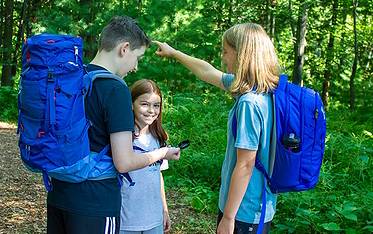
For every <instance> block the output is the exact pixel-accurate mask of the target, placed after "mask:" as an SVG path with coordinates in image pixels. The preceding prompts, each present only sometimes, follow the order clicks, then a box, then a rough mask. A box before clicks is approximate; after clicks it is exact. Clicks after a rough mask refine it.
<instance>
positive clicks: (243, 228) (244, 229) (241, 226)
mask: <svg viewBox="0 0 373 234" xmlns="http://www.w3.org/2000/svg"><path fill="white" fill-rule="evenodd" d="M222 218H223V213H222V212H221V211H220V209H219V214H218V220H217V221H218V222H217V225H216V229H217V227H218V226H219V223H220V220H221V219H222ZM258 226H259V225H258V224H252V223H245V222H241V221H238V220H235V221H234V231H233V233H234V234H247V233H256V232H257V230H258ZM270 228H271V222H267V223H264V226H263V233H269V229H270Z"/></svg>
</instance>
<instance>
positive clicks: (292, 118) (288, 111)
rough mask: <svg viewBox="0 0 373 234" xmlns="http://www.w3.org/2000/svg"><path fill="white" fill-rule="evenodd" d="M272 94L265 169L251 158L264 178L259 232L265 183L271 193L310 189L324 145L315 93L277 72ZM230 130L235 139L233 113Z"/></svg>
mask: <svg viewBox="0 0 373 234" xmlns="http://www.w3.org/2000/svg"><path fill="white" fill-rule="evenodd" d="M272 97H273V107H274V114H273V116H274V124H273V129H272V137H271V150H270V165H269V171H268V172H267V171H266V169H265V167H264V166H263V164H262V163H261V162H260V160H259V159H258V158H256V159H255V167H256V168H257V169H258V170H259V171H260V172H262V174H263V176H264V178H265V181H266V183H264V187H263V192H262V204H263V205H262V211H261V217H260V223H259V227H258V233H262V230H263V223H264V218H265V211H266V188H265V186H266V184H268V186H269V188H270V190H271V191H272V193H284V192H296V191H304V190H308V189H312V188H314V187H315V186H316V184H317V182H318V179H319V174H320V168H321V164H322V159H323V156H324V148H325V135H326V118H325V112H324V108H323V103H322V101H321V98H320V95H319V94H318V93H317V92H315V91H314V90H312V89H309V88H306V87H300V86H299V85H295V84H292V83H289V82H288V80H287V76H286V75H280V79H279V83H278V86H277V88H276V90H275V91H274V92H273V96H272ZM232 132H233V136H234V138H236V135H237V118H236V113H235V114H234V117H233V123H232Z"/></svg>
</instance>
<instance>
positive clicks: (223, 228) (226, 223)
mask: <svg viewBox="0 0 373 234" xmlns="http://www.w3.org/2000/svg"><path fill="white" fill-rule="evenodd" d="M255 157H256V150H246V149H237V162H236V166H235V167H234V169H233V173H232V177H231V183H230V186H229V192H228V199H227V202H226V204H225V207H224V212H223V214H224V215H223V218H222V220H221V221H220V223H219V226H218V232H217V233H218V234H219V233H233V229H234V220H235V217H236V214H237V211H238V208H239V207H240V204H241V202H242V199H243V197H244V195H245V192H246V189H247V186H248V185H249V181H250V179H251V175H252V172H253V168H254V165H255Z"/></svg>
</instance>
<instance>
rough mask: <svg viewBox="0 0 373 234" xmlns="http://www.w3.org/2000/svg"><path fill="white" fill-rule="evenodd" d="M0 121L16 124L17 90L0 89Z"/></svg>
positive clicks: (9, 88)
mask: <svg viewBox="0 0 373 234" xmlns="http://www.w3.org/2000/svg"><path fill="white" fill-rule="evenodd" d="M0 106H1V111H0V121H8V122H16V121H17V118H18V108H17V90H15V89H13V88H11V87H7V86H5V87H0Z"/></svg>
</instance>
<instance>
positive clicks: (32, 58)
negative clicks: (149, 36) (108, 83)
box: [17, 34, 133, 191]
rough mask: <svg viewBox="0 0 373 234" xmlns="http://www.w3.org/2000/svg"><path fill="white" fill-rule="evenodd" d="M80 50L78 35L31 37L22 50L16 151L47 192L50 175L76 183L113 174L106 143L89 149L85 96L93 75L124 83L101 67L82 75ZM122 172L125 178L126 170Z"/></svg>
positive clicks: (114, 173) (93, 77)
mask: <svg viewBox="0 0 373 234" xmlns="http://www.w3.org/2000/svg"><path fill="white" fill-rule="evenodd" d="M82 48H83V42H82V39H81V38H80V37H75V36H70V35H53V34H40V35H36V36H32V37H30V38H29V39H27V40H26V41H25V43H24V45H23V48H22V73H21V79H20V84H19V95H18V109H19V117H18V130H17V132H18V133H19V149H20V154H21V158H22V161H23V163H24V164H25V165H26V167H27V168H29V169H30V170H32V171H34V172H42V174H43V181H44V184H45V186H46V188H47V190H48V191H50V190H51V189H52V188H51V183H50V179H49V177H53V178H55V179H58V180H62V181H66V182H71V183H79V182H82V181H85V180H98V179H106V178H115V177H117V176H118V172H117V170H116V169H115V167H114V164H113V160H112V158H111V157H109V156H107V155H106V153H107V152H108V151H109V148H110V146H109V145H107V146H105V147H104V148H103V149H102V150H101V151H100V152H91V151H90V146H89V139H88V129H89V127H90V126H91V124H90V121H89V120H88V119H87V118H86V114H85V109H84V99H85V97H86V95H90V91H91V90H92V89H91V87H92V84H93V82H94V80H95V79H97V78H100V77H105V78H110V79H115V80H117V81H118V82H121V83H123V85H125V82H124V81H123V79H121V78H119V77H117V76H116V75H114V74H112V73H110V72H105V71H103V70H99V71H94V72H88V73H87V72H86V71H85V68H84V65H83V61H82ZM123 176H125V177H126V178H127V179H129V180H130V178H129V177H128V174H126V173H125V174H123ZM118 178H119V177H118ZM130 183H131V184H133V182H132V181H130Z"/></svg>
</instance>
